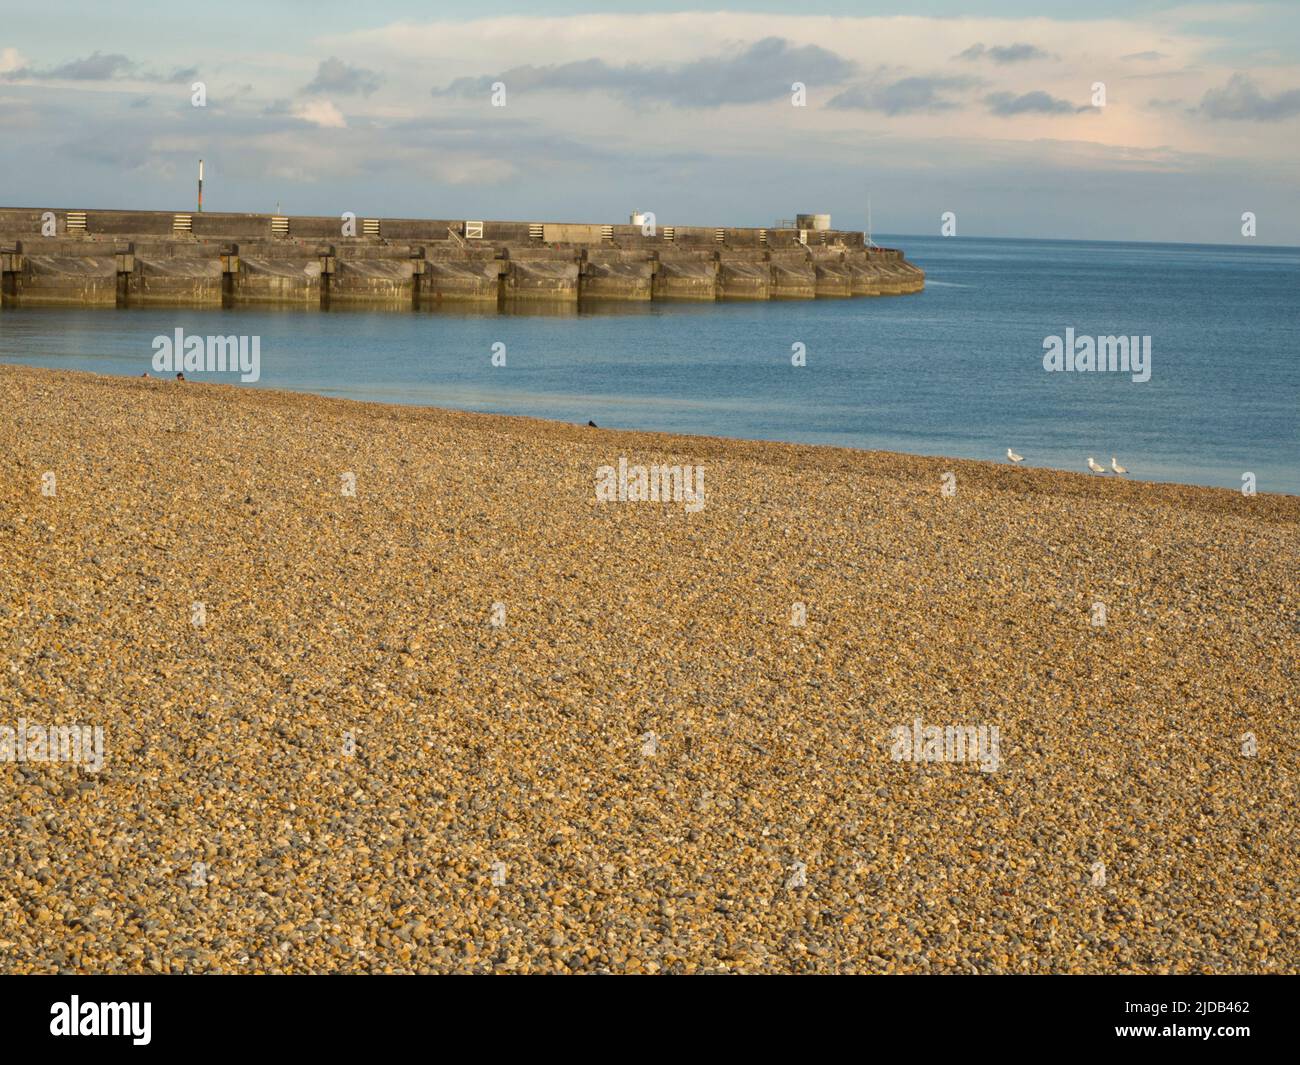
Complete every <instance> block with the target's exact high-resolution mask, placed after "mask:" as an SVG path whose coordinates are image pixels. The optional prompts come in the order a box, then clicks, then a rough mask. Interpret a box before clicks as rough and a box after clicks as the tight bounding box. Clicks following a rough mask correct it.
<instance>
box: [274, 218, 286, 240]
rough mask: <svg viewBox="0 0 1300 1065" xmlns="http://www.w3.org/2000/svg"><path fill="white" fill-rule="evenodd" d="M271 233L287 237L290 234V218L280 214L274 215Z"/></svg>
mask: <svg viewBox="0 0 1300 1065" xmlns="http://www.w3.org/2000/svg"><path fill="white" fill-rule="evenodd" d="M271 233H272V234H273V235H274V236H277V237H287V236H288V235H289V219H287V218H286V217H285V216H284V215H280V214H276V215H272V216H271Z"/></svg>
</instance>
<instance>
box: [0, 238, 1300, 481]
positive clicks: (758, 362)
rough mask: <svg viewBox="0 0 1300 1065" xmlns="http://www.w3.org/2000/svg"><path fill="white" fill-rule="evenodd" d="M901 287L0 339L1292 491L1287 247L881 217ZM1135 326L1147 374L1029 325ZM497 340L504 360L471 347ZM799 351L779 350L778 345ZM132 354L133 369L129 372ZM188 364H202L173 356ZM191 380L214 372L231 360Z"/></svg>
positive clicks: (550, 413)
mask: <svg viewBox="0 0 1300 1065" xmlns="http://www.w3.org/2000/svg"><path fill="white" fill-rule="evenodd" d="M882 243H890V244H894V245H896V246H899V247H902V248H904V249H905V250H906V252H907V254H908V256H909V258H911V259H912V260H913V261H915V262H917V263H918V264H919V265H921V266H922V267H924V268H925V270H926V272H927V275H928V276H927V288H926V291H925V292H924V293H923V294H920V295H915V296H904V297H886V298H881V299H854V300H816V301H807V302H773V303H754V304H750V303H718V304H708V305H703V306H700V305H694V304H662V303H656V304H651V305H631V304H615V305H609V306H597V307H592V308H588V307H586V306H584V307H583V308H581V309H580V310H577V311H573V312H565V313H554V312H552V313H548V314H540V313H533V314H497V313H494V312H492V311H488V312H481V311H472V312H455V311H439V312H418V313H394V312H390V311H383V312H369V311H364V312H363V311H333V312H330V313H326V314H322V313H320V312H319V311H312V310H308V311H296V310H235V311H219V310H214V311H191V310H170V309H169V310H143V309H138V310H137V309H132V310H122V311H115V310H112V309H105V310H73V311H68V310H49V309H37V308H31V309H14V308H6V309H4V310H3V311H0V361H5V362H20V363H26V364H28V365H35V366H50V367H58V368H62V369H79V370H93V371H96V372H99V373H115V374H130V375H133V376H135V375H139V374H140V373H141V372H142V371H144V370H146V369H149V370H151V367H150V359H151V358H152V354H153V348H152V340H153V337H154V336H155V335H158V334H171V333H172V332H173V331H174V330H175V329H176V328H177V327H180V328H183V329H184V330H185V331H186V332H187V333H198V334H202V335H208V334H246V335H258V336H260V337H261V355H262V365H261V372H262V377H261V380H260V381H259V382H258V384H257V385H256V386H254V385H244V386H241V387H272V388H288V389H295V390H299V391H307V392H317V393H321V394H324V395H331V396H346V397H351V398H356V399H368V400H378V401H382V402H392V403H416V404H428V405H435V406H445V407H457V408H462V409H466V410H477V411H495V412H502V413H510V414H528V415H535V416H539V417H544V418H558V419H564V420H568V421H575V422H582V423H585V422H586V421H587V420H588V419H593V420H594V421H596V422H597V423H598V424H600V425H601V426H602V427H605V426H608V427H614V428H636V429H655V430H667V431H673V432H684V433H704V434H709V435H716V436H731V437H745V438H754V439H765V440H791V441H800V442H807V443H819V444H836V445H841V446H846V447H857V448H884V449H889V450H895V451H909V452H915V453H919V454H929V455H952V456H959V457H964V458H980V459H1001V458H1002V456H1003V454H1004V452H1005V451H1006V448H1007V447H1008V446H1010V447H1014V448H1015V449H1016V450H1017V451H1018V452H1019V453H1021V454H1022V455H1024V456H1025V464H1026V465H1029V466H1053V467H1058V468H1061V469H1069V470H1080V471H1082V470H1083V469H1084V462H1085V459H1086V458H1087V456H1088V455H1094V456H1096V457H1097V459H1098V460H1099V461H1101V462H1102V463H1103V464H1108V463H1109V460H1110V456H1111V455H1112V454H1114V455H1117V456H1119V460H1120V462H1121V463H1122V464H1124V465H1126V466H1128V467H1129V469H1130V471H1131V476H1133V477H1136V478H1141V479H1148V480H1168V481H1183V482H1188V483H1195V484H1208V485H1221V486H1225V487H1232V488H1239V487H1240V485H1241V475H1242V473H1243V472H1244V471H1251V472H1253V473H1255V474H1256V476H1257V478H1258V485H1259V490H1260V491H1271V492H1288V493H1293V494H1296V493H1300V249H1295V248H1250V247H1223V246H1194V245H1159V244H1108V243H1085V242H1067V241H1061V242H1054V241H1021V240H981V239H971V238H952V239H942V238H937V237H896V238H892V239H888V240H885V241H882ZM1070 326H1072V327H1073V328H1074V329H1075V331H1076V334H1079V335H1084V334H1087V335H1107V334H1112V333H1113V334H1125V335H1131V334H1149V335H1150V336H1151V337H1152V349H1153V351H1152V374H1151V380H1150V381H1148V382H1146V383H1144V384H1139V383H1134V382H1133V381H1132V380H1131V379H1130V377H1129V375H1127V374H1119V373H1089V374H1081V373H1047V372H1046V371H1045V370H1044V369H1043V366H1042V357H1043V339H1044V337H1046V336H1049V335H1062V336H1063V335H1064V333H1065V330H1066V328H1067V327H1070ZM498 341H499V342H501V343H504V344H505V345H506V361H507V365H506V367H505V368H494V367H493V366H492V365H491V362H490V357H491V350H492V345H493V344H494V343H496V342H498ZM796 342H798V343H802V344H804V345H805V346H806V348H807V353H808V354H807V358H808V364H807V366H806V367H803V368H794V367H792V366H791V365H790V352H791V345H792V344H794V343H796ZM151 372H152V371H151ZM187 376H193V377H194V378H195V379H204V378H205V375H199V374H194V375H187ZM208 379H220V380H227V381H228V380H233V378H232V377H231V375H213V376H211V377H209V378H208Z"/></svg>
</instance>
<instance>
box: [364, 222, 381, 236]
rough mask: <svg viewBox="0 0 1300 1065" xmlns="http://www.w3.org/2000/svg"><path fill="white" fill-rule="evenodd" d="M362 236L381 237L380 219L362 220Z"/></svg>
mask: <svg viewBox="0 0 1300 1065" xmlns="http://www.w3.org/2000/svg"><path fill="white" fill-rule="evenodd" d="M361 235H362V236H363V237H377V236H379V219H378V218H363V219H362V220H361Z"/></svg>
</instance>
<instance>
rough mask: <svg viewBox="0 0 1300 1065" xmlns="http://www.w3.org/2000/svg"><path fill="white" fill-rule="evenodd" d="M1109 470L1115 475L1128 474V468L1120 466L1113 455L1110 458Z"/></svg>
mask: <svg viewBox="0 0 1300 1065" xmlns="http://www.w3.org/2000/svg"><path fill="white" fill-rule="evenodd" d="M1110 468H1111V469H1112V470H1114V471H1115V472H1116V473H1128V468H1127V467H1125V466H1121V465H1120V464H1119V463H1118V462H1116V461H1115V456H1114V455H1111V457H1110Z"/></svg>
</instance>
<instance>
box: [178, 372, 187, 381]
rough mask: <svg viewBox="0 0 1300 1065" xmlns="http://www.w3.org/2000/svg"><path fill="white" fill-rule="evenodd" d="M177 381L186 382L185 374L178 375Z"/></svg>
mask: <svg viewBox="0 0 1300 1065" xmlns="http://www.w3.org/2000/svg"><path fill="white" fill-rule="evenodd" d="M176 380H178V381H184V380H185V375H184V374H183V373H178V374H177V375H176Z"/></svg>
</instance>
